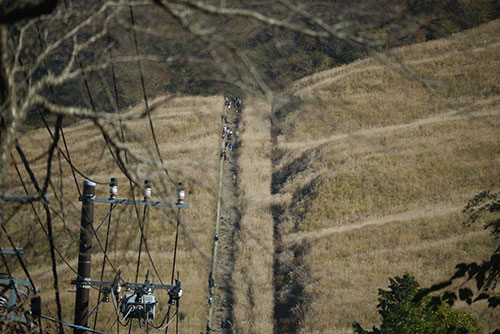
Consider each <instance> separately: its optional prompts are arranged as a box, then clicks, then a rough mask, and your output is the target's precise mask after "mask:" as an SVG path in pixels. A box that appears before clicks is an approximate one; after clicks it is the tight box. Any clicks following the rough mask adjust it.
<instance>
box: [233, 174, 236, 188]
mask: <svg viewBox="0 0 500 334" xmlns="http://www.w3.org/2000/svg"><path fill="white" fill-rule="evenodd" d="M235 185H236V173H233V186H235Z"/></svg>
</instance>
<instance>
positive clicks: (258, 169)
mask: <svg viewBox="0 0 500 334" xmlns="http://www.w3.org/2000/svg"><path fill="white" fill-rule="evenodd" d="M269 113H270V108H269V105H268V104H267V103H265V101H260V100H257V101H252V102H250V103H248V104H245V109H244V111H243V116H242V124H241V126H240V128H241V142H242V145H241V147H240V148H239V150H240V152H239V154H240V158H239V160H238V164H239V166H240V170H241V173H240V176H239V188H240V191H241V196H242V201H243V202H244V205H243V210H242V217H241V228H240V230H239V231H238V232H239V233H238V234H237V238H236V243H237V251H236V252H235V274H234V276H233V291H234V296H235V307H234V316H235V322H236V331H237V332H242V333H272V330H273V321H272V316H273V311H272V309H273V286H272V277H273V273H272V265H273V257H272V249H273V219H272V216H271V214H270V212H269V200H270V198H271V194H270V184H271V174H272V171H271V163H270V161H269V152H270V151H271V140H270V129H269V126H270V124H269V118H268V117H267V116H268V115H269Z"/></svg>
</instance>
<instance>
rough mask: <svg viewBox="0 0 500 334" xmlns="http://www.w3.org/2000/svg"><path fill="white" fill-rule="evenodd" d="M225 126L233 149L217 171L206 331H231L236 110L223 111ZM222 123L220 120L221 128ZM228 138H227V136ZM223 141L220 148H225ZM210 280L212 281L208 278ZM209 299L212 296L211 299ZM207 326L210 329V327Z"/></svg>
mask: <svg viewBox="0 0 500 334" xmlns="http://www.w3.org/2000/svg"><path fill="white" fill-rule="evenodd" d="M223 116H225V117H226V118H227V120H228V123H227V124H226V125H228V126H230V127H231V128H232V129H233V139H232V140H231V142H232V143H233V151H232V152H231V151H230V150H229V149H227V154H226V156H227V159H223V158H222V157H221V160H220V170H219V189H218V201H217V212H216V227H215V235H214V249H213V262H212V269H211V276H210V277H209V280H208V289H209V311H208V320H207V325H206V332H207V333H208V332H210V333H232V332H233V322H234V320H233V305H234V298H233V287H232V285H233V283H232V282H233V272H234V261H235V258H234V247H235V233H236V231H238V230H239V223H240V219H241V218H240V213H239V210H238V208H237V206H236V204H237V200H238V189H237V182H235V181H234V180H233V174H237V171H238V157H239V152H238V148H239V146H240V145H239V141H238V140H237V139H236V138H235V132H236V130H237V129H238V124H239V120H240V116H239V114H238V113H233V112H231V113H229V112H224V113H223ZM223 125H224V123H222V122H221V128H222V126H223ZM226 139H227V137H226ZM226 139H224V140H223V141H222V145H221V150H222V149H223V148H224V143H225V141H226ZM211 279H213V280H211ZM210 298H211V299H210ZM209 329H210V330H209Z"/></svg>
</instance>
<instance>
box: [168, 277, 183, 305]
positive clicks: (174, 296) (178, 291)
mask: <svg viewBox="0 0 500 334" xmlns="http://www.w3.org/2000/svg"><path fill="white" fill-rule="evenodd" d="M168 296H169V297H170V298H169V300H168V303H169V304H170V305H175V303H176V302H177V301H178V300H179V299H180V298H181V296H182V285H181V282H180V281H179V280H175V287H174V288H173V289H171V290H170V291H169V292H168Z"/></svg>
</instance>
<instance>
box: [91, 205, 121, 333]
mask: <svg viewBox="0 0 500 334" xmlns="http://www.w3.org/2000/svg"><path fill="white" fill-rule="evenodd" d="M116 206H117V205H116V204H115V205H113V204H110V206H109V213H108V214H107V215H106V218H108V217H109V219H108V228H107V230H106V241H105V243H104V258H103V259H102V268H101V276H100V279H99V280H100V281H102V280H103V278H104V270H105V268H106V257H107V255H106V254H107V252H108V242H109V231H110V227H111V213H112V212H113V210H114V208H116ZM106 218H104V220H106ZM104 220H103V221H104ZM101 226H102V223H101V225H100V226H99V227H98V228H97V230H96V231H95V233H94V234H95V235H96V236H97V231H98V230H99V228H100V227H101ZM92 229H94V228H93V227H92ZM100 304H101V289H99V294H98V296H97V305H96V306H95V308H94V310H95V318H94V326H93V327H92V328H93V329H95V327H96V325H97V316H98V314H99V305H100Z"/></svg>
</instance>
